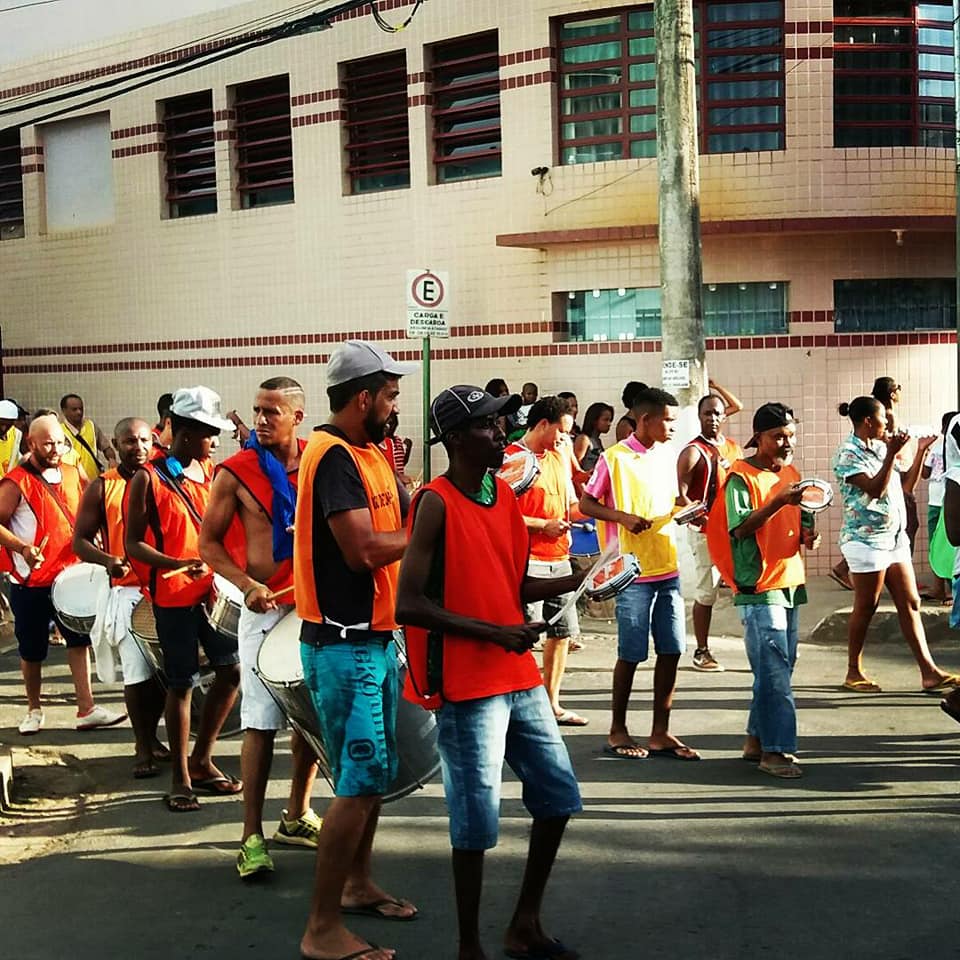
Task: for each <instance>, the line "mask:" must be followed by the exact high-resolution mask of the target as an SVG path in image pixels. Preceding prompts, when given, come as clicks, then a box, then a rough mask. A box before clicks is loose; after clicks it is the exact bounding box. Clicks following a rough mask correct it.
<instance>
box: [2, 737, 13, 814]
mask: <svg viewBox="0 0 960 960" xmlns="http://www.w3.org/2000/svg"><path fill="white" fill-rule="evenodd" d="M12 790H13V752H12V751H11V750H10V748H9V747H7V746H5V745H3V744H0V810H9V809H10V803H11V801H10V795H11V792H12Z"/></svg>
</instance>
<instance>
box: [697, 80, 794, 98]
mask: <svg viewBox="0 0 960 960" xmlns="http://www.w3.org/2000/svg"><path fill="white" fill-rule="evenodd" d="M707 95H708V96H709V98H710V99H711V100H713V101H714V102H716V101H718V100H720V101H722V100H772V99H779V98H780V97H782V96H783V81H781V80H741V81H739V82H736V83H711V84H710V85H709V86H708V87H707Z"/></svg>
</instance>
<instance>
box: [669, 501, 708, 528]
mask: <svg viewBox="0 0 960 960" xmlns="http://www.w3.org/2000/svg"><path fill="white" fill-rule="evenodd" d="M708 512H709V511H708V510H707V505H706V504H705V503H703V502H702V501H700V500H698V501H697V502H696V503H691V504H689V505H688V506H686V507H684V508H683V509H682V510H678V511H677V512H676V513H675V514H674V515H673V522H674V523H676V524H679V525H680V526H681V527H682V526H683V525H684V524H685V523H692V522H693V521H694V520H699V519H700V518H701V517H705V516H706V515H707V513H708Z"/></svg>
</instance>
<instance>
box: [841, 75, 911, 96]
mask: <svg viewBox="0 0 960 960" xmlns="http://www.w3.org/2000/svg"><path fill="white" fill-rule="evenodd" d="M833 89H834V92H835V94H836V95H837V96H838V97H909V96H910V95H911V94H912V93H913V77H912V76H910V77H904V76H898V75H897V74H890V75H889V76H885V75H883V74H876V75H874V76H869V75H867V76H854V77H850V76H835V77H834V81H833Z"/></svg>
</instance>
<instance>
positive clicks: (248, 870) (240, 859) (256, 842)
mask: <svg viewBox="0 0 960 960" xmlns="http://www.w3.org/2000/svg"><path fill="white" fill-rule="evenodd" d="M237 873H239V874H240V879H241V880H248V879H249V878H250V877H255V876H257V875H258V874H261V873H273V860H272V859H271V858H270V854H269V853H267V844H266V841H265V840H264V839H263V837H261V836H260V834H259V833H251V834H250V836H249V837H247V839H246V840H244V842H243V843H241V844H240V852H239V853H238V854H237Z"/></svg>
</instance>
